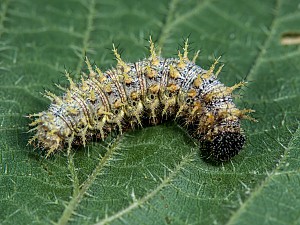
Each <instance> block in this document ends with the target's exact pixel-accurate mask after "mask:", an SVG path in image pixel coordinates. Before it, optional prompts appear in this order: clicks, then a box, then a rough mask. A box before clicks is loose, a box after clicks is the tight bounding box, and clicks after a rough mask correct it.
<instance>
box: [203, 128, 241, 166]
mask: <svg viewBox="0 0 300 225" xmlns="http://www.w3.org/2000/svg"><path fill="white" fill-rule="evenodd" d="M245 141H246V138H245V136H244V135H243V134H241V133H238V132H222V133H220V134H218V135H217V136H216V137H215V138H214V139H213V140H212V141H211V142H210V143H209V146H208V147H209V149H210V153H211V155H212V156H213V158H215V159H216V160H219V161H228V160H229V159H231V158H232V157H234V156H235V155H237V154H238V153H239V151H240V150H241V149H242V148H243V146H244V144H245Z"/></svg>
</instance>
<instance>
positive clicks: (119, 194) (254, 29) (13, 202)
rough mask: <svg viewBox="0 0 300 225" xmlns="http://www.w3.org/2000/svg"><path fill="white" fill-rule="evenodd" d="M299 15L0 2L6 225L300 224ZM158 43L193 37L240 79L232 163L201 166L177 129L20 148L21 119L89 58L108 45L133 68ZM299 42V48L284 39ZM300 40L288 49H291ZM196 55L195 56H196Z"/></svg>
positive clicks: (193, 5) (252, 5) (270, 6)
mask: <svg viewBox="0 0 300 225" xmlns="http://www.w3.org/2000/svg"><path fill="white" fill-rule="evenodd" d="M299 24H300V11H299V3H298V2H297V1H284V0H277V1H275V0H266V1H259V0H252V1H246V0H245V1H244V0H243V1H238V0H227V1H222V0H202V1H195V0H187V1H183V0H170V1H159V0H153V1H146V0H142V1H133V0H126V1H118V0H103V1H97V0H86V1H84V0H64V1H59V0H51V1H46V0H28V1H22V0H2V1H1V2H0V80H1V82H0V156H1V157H0V223H1V224H51V223H56V224H300V207H299V206H300V202H299V199H300V190H299V183H300V182H299V180H300V179H299V165H300V162H299V157H300V155H299V145H300V144H299V137H300V131H299V130H300V129H299V128H298V120H299V111H300V110H299V109H300V90H299V89H300V88H299V87H300V77H299V71H300V57H299V56H300V48H299V43H298V44H297V38H298V39H299V36H300V35H299V34H300V30H299ZM149 35H152V37H153V38H154V39H156V40H157V43H158V44H159V45H160V46H162V49H163V56H165V57H174V55H176V54H177V49H178V48H181V47H180V45H181V44H182V43H183V39H185V38H186V37H187V36H190V37H189V38H190V40H191V42H192V43H193V44H192V45H191V50H193V49H195V50H196V49H201V55H200V58H199V59H198V60H197V64H198V65H200V66H201V67H203V68H206V69H207V68H209V66H210V65H211V63H212V62H213V60H214V58H216V57H218V56H220V55H222V61H223V62H224V63H225V67H224V69H223V71H222V73H221V77H220V79H221V80H222V81H223V82H224V83H225V84H226V85H228V86H230V85H233V84H234V83H236V82H238V81H240V80H243V79H244V80H246V81H248V85H247V87H246V88H244V89H243V90H242V91H241V95H242V96H243V97H241V98H240V99H236V103H237V104H238V106H239V107H240V108H243V107H246V108H253V109H254V110H256V112H255V114H254V117H255V118H256V119H257V120H258V121H259V122H258V123H254V122H247V121H246V122H244V123H243V127H244V130H245V131H246V134H247V139H248V140H247V145H246V146H245V148H244V150H243V151H242V152H241V154H240V155H238V156H237V157H235V158H234V159H233V160H232V161H231V162H229V163H225V164H220V165H213V164H211V163H208V162H205V161H204V160H203V159H202V158H201V155H200V152H199V146H200V145H199V143H197V142H196V141H195V140H193V139H192V138H191V137H190V136H189V135H187V133H186V131H184V130H183V129H181V128H180V127H178V126H177V125H176V124H175V123H174V122H169V123H165V124H162V125H159V126H155V127H145V128H143V129H137V130H134V131H131V132H128V133H126V134H123V135H122V136H115V135H113V134H112V135H111V137H109V138H107V139H106V140H105V141H98V142H92V143H89V144H88V145H87V146H86V147H78V148H77V149H74V154H72V155H69V156H68V155H67V154H64V153H60V154H57V155H55V156H54V157H51V158H49V159H45V158H43V156H41V154H40V151H38V150H36V151H34V149H33V147H32V146H27V141H28V139H29V138H30V134H28V133H27V131H28V130H29V127H28V123H29V120H28V119H27V118H26V117H25V115H28V114H29V113H35V112H39V111H42V110H46V109H47V106H48V105H49V101H47V100H46V99H45V98H43V97H42V96H41V95H40V92H43V91H44V89H47V90H52V91H53V92H55V93H59V94H61V92H60V91H59V90H57V89H56V88H55V86H54V85H53V84H54V83H60V84H62V85H66V84H67V81H66V79H65V78H64V76H63V75H62V73H63V71H64V69H67V70H70V71H71V72H72V75H73V77H74V79H76V78H77V79H78V78H79V77H80V71H81V69H82V68H84V67H85V65H84V56H85V55H88V56H89V58H91V59H92V60H93V61H95V63H96V64H97V65H98V66H99V67H100V68H101V69H102V70H105V69H108V68H110V67H111V66H114V65H115V62H114V60H113V55H112V52H111V50H110V49H111V46H112V43H115V44H116V45H118V44H119V49H120V50H124V52H123V54H122V57H123V58H124V60H126V61H128V62H134V61H137V60H139V59H142V58H144V57H147V55H148V54H149V53H148V49H147V48H145V46H147V41H146V40H147V39H148V38H149ZM291 39H292V40H294V42H293V41H292V42H291V41H290V40H291ZM295 40H296V41H295ZM191 52H193V51H191Z"/></svg>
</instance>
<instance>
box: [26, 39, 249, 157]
mask: <svg viewBox="0 0 300 225" xmlns="http://www.w3.org/2000/svg"><path fill="white" fill-rule="evenodd" d="M188 47H189V43H188V39H187V40H186V41H185V43H184V46H183V52H182V51H178V58H163V57H162V56H161V54H160V51H158V48H157V47H156V46H155V44H154V42H153V41H152V39H151V37H150V39H149V50H150V56H149V57H148V58H146V59H143V60H140V61H137V62H135V63H126V62H124V61H123V60H122V58H121V56H120V54H119V52H118V50H117V49H116V48H115V46H114V45H113V50H112V51H113V53H114V56H115V58H116V61H117V66H116V67H115V68H111V69H109V70H107V71H105V72H102V71H101V70H100V69H99V68H98V67H97V66H92V65H91V63H90V61H89V59H88V58H87V57H86V58H85V62H86V65H87V68H88V71H89V74H88V75H86V74H83V75H82V77H81V83H75V82H74V81H73V80H72V78H71V76H70V74H69V73H68V72H67V71H66V77H67V79H68V81H69V83H70V86H69V88H67V89H65V93H64V94H63V95H62V96H61V97H60V96H57V95H55V94H53V93H51V92H49V91H46V92H45V97H47V98H49V99H50V100H51V104H50V106H49V109H48V110H46V111H43V112H40V113H35V114H30V115H28V117H29V118H31V120H33V121H32V122H31V123H30V126H31V127H33V128H32V129H31V130H30V132H33V131H34V132H35V134H34V136H33V137H32V138H31V139H30V140H29V144H33V145H35V146H37V147H39V148H42V149H45V150H46V151H47V155H46V157H48V156H49V155H51V154H52V153H54V152H56V151H58V150H62V149H64V148H65V147H68V148H67V149H68V152H69V151H71V148H72V145H74V144H82V145H83V146H85V145H86V143H87V141H88V140H90V139H91V138H92V137H95V136H96V137H99V138H101V139H104V138H105V137H107V135H108V134H109V133H111V132H112V131H114V130H117V131H118V132H119V133H123V132H124V131H126V130H130V129H133V128H135V127H138V126H143V125H144V124H145V123H149V124H150V125H152V124H153V125H155V124H159V123H162V122H163V121H165V120H167V119H173V120H176V121H178V122H179V123H180V124H181V125H182V126H184V127H186V128H187V129H188V131H189V133H190V134H191V136H192V137H193V138H196V139H197V140H199V141H200V142H205V143H207V145H206V146H207V150H206V151H208V155H209V157H211V158H213V159H214V160H217V161H227V160H229V159H231V158H232V157H233V156H235V155H236V154H238V152H239V151H240V150H241V149H242V148H243V145H244V143H245V135H244V131H243V130H242V128H241V124H240V121H241V119H250V120H251V119H252V118H251V117H250V116H249V115H248V113H251V112H253V110H251V109H242V110H239V109H238V108H237V107H236V106H235V104H234V102H233V98H234V95H233V91H234V90H235V89H237V88H240V87H242V86H243V85H245V82H240V83H238V84H235V85H233V86H232V87H226V86H225V85H224V84H222V83H221V82H220V81H219V80H218V75H219V73H220V72H221V70H222V67H223V65H221V66H219V68H218V70H217V71H216V72H215V69H216V66H217V64H218V63H219V59H220V58H218V59H216V60H215V61H214V63H213V64H212V65H211V67H210V68H209V69H208V70H205V69H203V68H201V67H200V66H198V65H196V64H195V61H196V59H197V57H198V54H199V51H197V52H196V53H195V56H194V57H193V59H192V60H190V59H189V58H188ZM33 118H34V119H33Z"/></svg>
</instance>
